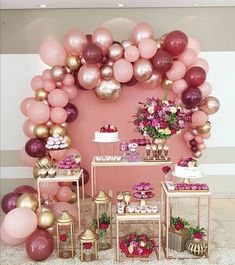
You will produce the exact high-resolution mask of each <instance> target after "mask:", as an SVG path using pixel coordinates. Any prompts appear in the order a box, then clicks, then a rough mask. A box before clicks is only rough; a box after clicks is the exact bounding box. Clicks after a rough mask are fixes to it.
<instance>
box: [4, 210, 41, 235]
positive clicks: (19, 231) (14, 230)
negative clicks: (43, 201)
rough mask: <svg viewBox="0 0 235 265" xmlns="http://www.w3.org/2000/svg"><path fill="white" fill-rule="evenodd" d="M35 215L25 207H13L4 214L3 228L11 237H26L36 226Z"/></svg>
mask: <svg viewBox="0 0 235 265" xmlns="http://www.w3.org/2000/svg"><path fill="white" fill-rule="evenodd" d="M37 224H38V220H37V215H36V214H35V213H34V212H33V211H32V210H30V209H27V208H15V209H13V210H11V211H10V212H9V213H7V215H6V216H5V219H4V221H3V226H4V230H5V231H6V233H7V234H8V235H9V236H11V237H13V238H21V239H23V238H25V237H28V236H29V235H30V234H32V233H33V231H34V230H35V229H36V228H37Z"/></svg>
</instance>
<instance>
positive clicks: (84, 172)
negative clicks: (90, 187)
mask: <svg viewBox="0 0 235 265" xmlns="http://www.w3.org/2000/svg"><path fill="white" fill-rule="evenodd" d="M82 169H83V176H84V185H86V184H87V182H88V181H89V173H88V171H87V170H86V169H85V168H82ZM79 186H82V180H81V179H80V180H79Z"/></svg>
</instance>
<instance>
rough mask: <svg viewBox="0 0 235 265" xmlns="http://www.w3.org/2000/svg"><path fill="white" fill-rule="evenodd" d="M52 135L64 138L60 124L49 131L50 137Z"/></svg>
mask: <svg viewBox="0 0 235 265" xmlns="http://www.w3.org/2000/svg"><path fill="white" fill-rule="evenodd" d="M53 134H59V135H60V136H65V134H66V129H65V128H64V127H63V126H62V125H60V124H55V125H53V126H52V127H51V129H50V135H53Z"/></svg>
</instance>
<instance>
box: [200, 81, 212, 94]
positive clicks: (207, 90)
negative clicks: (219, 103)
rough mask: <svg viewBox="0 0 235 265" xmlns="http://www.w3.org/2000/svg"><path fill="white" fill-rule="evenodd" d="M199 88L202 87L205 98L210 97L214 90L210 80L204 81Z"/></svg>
mask: <svg viewBox="0 0 235 265" xmlns="http://www.w3.org/2000/svg"><path fill="white" fill-rule="evenodd" d="M198 88H199V89H200V91H201V93H202V97H203V98H206V97H208V96H209V95H210V93H211V91H212V87H211V85H210V84H209V83H208V82H204V83H203V84H201V85H200V86H199V87H198Z"/></svg>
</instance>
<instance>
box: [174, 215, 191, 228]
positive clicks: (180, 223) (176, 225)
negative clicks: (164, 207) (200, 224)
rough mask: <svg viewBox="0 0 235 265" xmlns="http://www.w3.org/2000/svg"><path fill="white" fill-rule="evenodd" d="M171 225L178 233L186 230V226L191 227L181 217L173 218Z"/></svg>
mask: <svg viewBox="0 0 235 265" xmlns="http://www.w3.org/2000/svg"><path fill="white" fill-rule="evenodd" d="M171 225H172V226H173V227H174V228H175V230H176V231H180V230H181V229H184V228H185V227H186V226H189V223H188V222H187V221H186V220H184V219H182V218H181V217H173V216H172V217H171Z"/></svg>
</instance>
